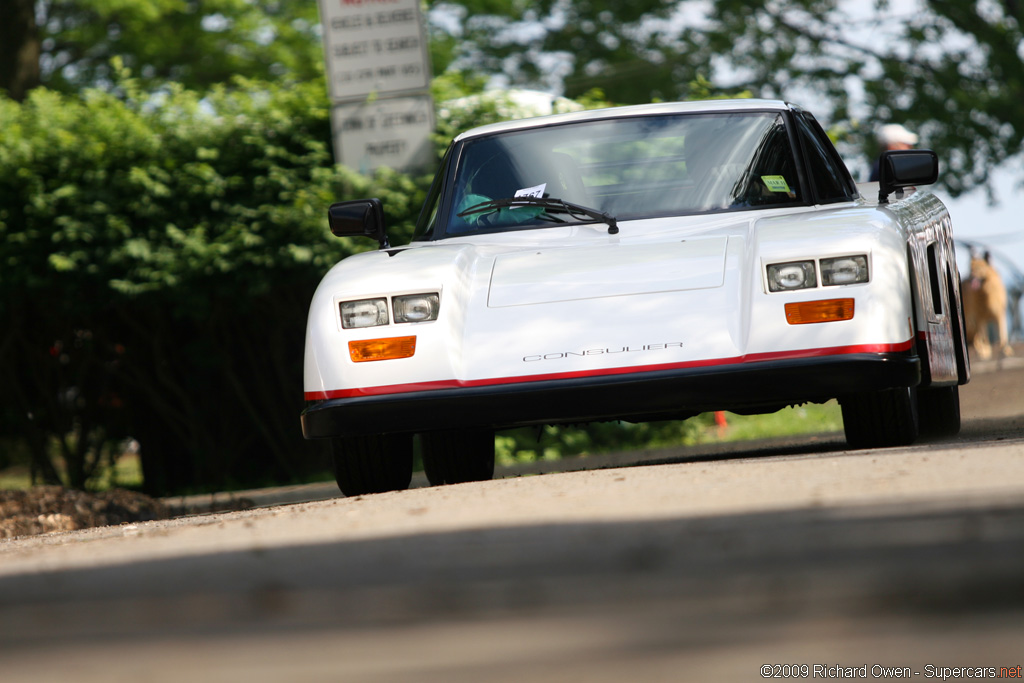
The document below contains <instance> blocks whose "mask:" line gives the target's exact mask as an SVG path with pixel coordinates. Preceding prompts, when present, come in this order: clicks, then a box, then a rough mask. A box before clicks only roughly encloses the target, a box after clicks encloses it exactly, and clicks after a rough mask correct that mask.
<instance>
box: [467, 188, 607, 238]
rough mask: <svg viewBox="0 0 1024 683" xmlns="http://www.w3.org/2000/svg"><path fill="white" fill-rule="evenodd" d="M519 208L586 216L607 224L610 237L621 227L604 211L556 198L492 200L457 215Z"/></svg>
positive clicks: (576, 216) (577, 216)
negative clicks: (535, 207) (534, 208)
mask: <svg viewBox="0 0 1024 683" xmlns="http://www.w3.org/2000/svg"><path fill="white" fill-rule="evenodd" d="M519 206H539V207H540V208H542V209H544V210H545V211H548V212H550V211H557V212H560V213H567V214H569V215H570V216H572V217H574V218H579V217H580V216H581V215H582V216H586V217H587V218H590V219H591V220H595V221H600V222H602V223H607V224H608V234H609V235H615V234H617V233H618V232H619V226H618V223H617V222H616V220H615V216H613V215H611V214H610V213H605V212H604V211H598V210H597V209H591V208H590V207H588V206H583V205H582V204H574V203H572V202H567V201H565V200H564V199H556V198H554V197H508V198H505V199H491V200H489V201H486V202H480V203H479V204H474V205H473V206H471V207H469V208H468V209H466V210H465V211H462V212H461V213H458V214H456V215H457V216H458V217H459V218H465V217H466V216H472V215H473V214H478V213H490V212H492V211H497V210H498V209H504V208H515V207H519Z"/></svg>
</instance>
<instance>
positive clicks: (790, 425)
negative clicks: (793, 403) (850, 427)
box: [698, 401, 843, 443]
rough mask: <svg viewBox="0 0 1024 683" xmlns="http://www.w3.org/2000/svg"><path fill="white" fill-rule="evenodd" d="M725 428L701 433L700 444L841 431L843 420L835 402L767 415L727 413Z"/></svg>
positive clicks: (786, 409) (707, 429) (706, 428)
mask: <svg viewBox="0 0 1024 683" xmlns="http://www.w3.org/2000/svg"><path fill="white" fill-rule="evenodd" d="M725 415H726V423H727V426H726V427H725V429H724V430H720V429H719V428H718V427H717V426H716V425H712V426H710V427H705V428H704V429H703V430H702V434H701V437H700V439H699V441H698V442H699V443H717V442H726V441H752V440H755V439H767V438H771V437H778V436H795V435H798V434H821V433H827V432H841V431H843V416H842V413H841V411H840V409H839V404H838V403H837V402H836V401H829V402H828V403H825V404H821V405H819V404H807V405H802V406H797V407H795V408H783V409H782V410H780V411H779V412H777V413H769V414H767V415H734V414H733V413H726V414H725Z"/></svg>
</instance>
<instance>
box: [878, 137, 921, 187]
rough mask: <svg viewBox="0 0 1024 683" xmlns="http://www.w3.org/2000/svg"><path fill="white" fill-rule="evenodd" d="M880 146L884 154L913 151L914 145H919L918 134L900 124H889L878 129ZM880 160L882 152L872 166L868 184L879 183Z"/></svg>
mask: <svg viewBox="0 0 1024 683" xmlns="http://www.w3.org/2000/svg"><path fill="white" fill-rule="evenodd" d="M878 144H879V145H880V146H881V147H882V152H886V151H889V150H892V149H913V147H914V145H916V144H917V134H916V133H912V132H910V131H909V130H907V129H906V128H904V127H903V126H901V125H900V124H898V123H889V124H886V125H884V126H882V127H881V128H879V129H878ZM880 158H881V152H880V153H879V157H878V158H876V159H875V163H874V164H873V165H872V166H871V175H870V176H869V177H868V182H877V181H878V162H879V159H880Z"/></svg>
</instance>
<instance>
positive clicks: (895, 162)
mask: <svg viewBox="0 0 1024 683" xmlns="http://www.w3.org/2000/svg"><path fill="white" fill-rule="evenodd" d="M878 178H879V180H878V203H879V204H887V203H888V202H889V195H890V194H892V193H893V192H896V191H897V190H903V189H904V188H906V187H913V186H915V185H931V184H932V183H934V182H935V181H936V180H938V179H939V155H938V154H936V153H935V152H933V151H931V150H930V149H901V150H889V151H886V152H882V157H881V159H879V160H878Z"/></svg>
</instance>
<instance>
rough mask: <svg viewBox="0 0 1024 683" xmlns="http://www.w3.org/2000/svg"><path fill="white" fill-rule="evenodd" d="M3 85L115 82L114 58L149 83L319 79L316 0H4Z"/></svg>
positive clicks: (0, 6)
mask: <svg viewBox="0 0 1024 683" xmlns="http://www.w3.org/2000/svg"><path fill="white" fill-rule="evenodd" d="M0 46H3V47H2V48H0V89H4V90H7V91H8V94H9V95H10V96H11V97H13V98H14V99H17V100H20V99H22V98H23V97H24V95H25V93H26V92H27V91H28V90H30V89H31V88H32V87H35V86H37V85H39V84H43V85H46V86H47V87H49V88H51V89H56V90H62V91H73V90H77V89H81V88H85V87H94V86H102V85H107V86H109V85H111V84H112V83H113V79H114V74H113V71H112V67H111V59H112V58H114V57H119V58H120V59H121V61H122V62H123V63H124V64H125V65H126V66H127V67H129V68H131V69H132V71H133V72H134V73H135V74H136V75H137V76H138V78H139V79H140V81H141V82H142V83H143V85H144V86H145V87H147V88H148V89H152V88H154V87H156V86H159V85H160V84H162V83H164V82H166V81H175V82H177V83H179V84H181V85H184V86H185V87H187V88H198V89H204V88H207V87H210V86H211V85H213V84H217V83H226V82H228V81H229V80H230V79H231V78H232V77H233V76H245V77H249V78H263V79H269V78H275V77H286V78H288V79H290V80H295V81H304V80H311V79H322V78H323V52H322V49H321V47H320V42H319V15H318V13H317V4H316V2H312V1H310V2H286V1H285V0H4V2H3V3H0Z"/></svg>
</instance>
